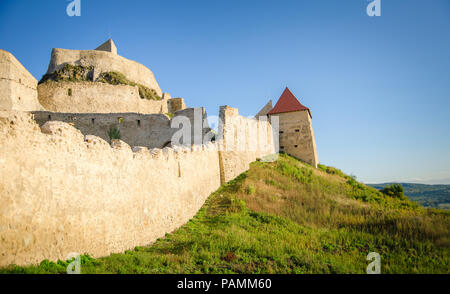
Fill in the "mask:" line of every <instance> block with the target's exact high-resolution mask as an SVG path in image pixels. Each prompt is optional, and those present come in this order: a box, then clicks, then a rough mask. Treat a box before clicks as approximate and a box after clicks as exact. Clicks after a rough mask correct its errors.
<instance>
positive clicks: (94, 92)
mask: <svg viewBox="0 0 450 294" xmlns="http://www.w3.org/2000/svg"><path fill="white" fill-rule="evenodd" d="M37 89H38V93H39V95H38V97H39V102H40V103H41V104H42V106H44V108H45V109H46V110H48V111H53V112H73V113H75V112H78V113H115V112H136V113H144V114H148V113H168V112H169V110H168V101H169V99H168V96H165V98H164V99H162V100H159V101H157V100H147V99H141V97H140V96H139V90H138V87H132V86H128V85H110V84H105V83H94V82H52V81H48V82H45V83H42V84H40V85H39V86H38V87H37Z"/></svg>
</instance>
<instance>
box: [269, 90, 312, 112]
mask: <svg viewBox="0 0 450 294" xmlns="http://www.w3.org/2000/svg"><path fill="white" fill-rule="evenodd" d="M302 110H307V111H308V112H309V115H310V116H311V111H310V110H309V108H308V107H306V106H304V105H302V104H301V103H300V102H299V101H298V99H297V98H296V97H295V96H294V94H292V93H291V91H290V90H289V88H288V87H286V90H284V92H283V94H282V95H281V97H280V99H279V100H278V102H277V104H276V105H275V107H274V108H273V109H272V110H271V111H269V113H267V115H271V114H277V113H284V112H292V111H302ZM311 117H312V116H311Z"/></svg>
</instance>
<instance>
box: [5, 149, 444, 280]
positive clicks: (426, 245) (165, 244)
mask: <svg viewBox="0 0 450 294" xmlns="http://www.w3.org/2000/svg"><path fill="white" fill-rule="evenodd" d="M370 252H378V253H379V254H380V255H381V270H382V273H449V272H450V255H449V253H450V213H449V212H447V211H443V210H436V209H425V208H423V207H420V206H418V205H417V204H416V203H413V202H410V201H409V200H402V199H394V198H390V197H388V196H385V195H383V194H381V193H380V192H378V191H377V190H376V189H375V188H372V187H368V186H365V185H363V184H360V183H358V182H357V181H355V180H354V179H353V178H351V177H349V176H346V175H344V174H343V173H342V172H341V171H340V170H337V169H335V168H331V167H326V166H322V165H321V166H320V167H319V169H314V168H312V167H311V166H309V165H306V164H304V163H302V162H300V161H298V160H296V159H294V158H292V157H289V156H286V155H282V156H280V159H279V160H278V161H277V162H274V163H263V162H254V163H252V165H251V168H250V170H249V171H248V172H246V173H244V174H242V175H241V176H239V177H238V178H237V179H235V180H233V181H232V182H230V183H228V184H227V185H225V186H223V187H221V188H220V189H219V190H218V191H216V192H215V193H213V194H212V195H211V196H210V197H209V199H208V200H207V202H206V203H205V205H204V207H203V208H202V209H201V210H200V211H199V213H198V214H197V215H196V216H195V218H193V219H192V220H191V221H189V222H188V223H187V224H186V225H184V226H183V227H182V228H180V229H179V230H177V231H176V232H173V233H171V234H167V235H166V237H165V238H161V239H159V240H158V241H157V242H156V243H154V244H153V245H151V246H148V247H136V248H135V249H134V250H130V251H127V252H125V253H123V254H112V255H111V256H109V257H105V258H99V259H93V258H90V257H89V256H87V255H85V256H83V257H82V273H139V274H143V273H361V274H363V273H365V272H366V267H367V265H368V263H369V262H368V261H366V256H367V254H368V253H370ZM66 265H67V262H63V261H59V262H58V263H52V262H49V261H43V262H42V263H41V265H40V266H35V267H26V268H21V267H17V266H10V267H8V268H5V269H2V270H0V272H2V273H64V272H65V267H66Z"/></svg>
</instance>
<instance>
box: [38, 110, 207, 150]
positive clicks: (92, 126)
mask: <svg viewBox="0 0 450 294" xmlns="http://www.w3.org/2000/svg"><path fill="white" fill-rule="evenodd" d="M195 114H196V115H197V116H195ZM33 115H34V119H35V120H36V122H37V123H38V124H39V125H40V126H43V125H44V124H45V123H46V122H48V121H62V122H67V123H70V124H72V125H73V126H74V127H75V128H77V129H78V130H80V131H81V132H82V133H83V134H85V135H95V136H98V137H100V138H102V139H103V140H105V141H108V142H109V140H110V138H109V135H108V132H109V130H110V129H111V128H117V129H118V130H119V131H120V135H121V140H123V141H125V142H126V143H127V144H129V145H131V146H145V147H148V148H163V147H165V146H168V145H170V144H171V141H172V137H173V135H174V134H175V133H176V132H178V131H179V130H180V129H181V128H182V127H183V126H184V125H183V124H180V125H176V126H173V127H172V121H171V119H170V118H169V117H167V116H166V115H164V114H138V113H59V112H48V111H35V112H33ZM177 117H183V118H186V120H187V123H189V124H190V126H191V129H190V131H189V134H188V135H189V136H191V137H190V143H191V144H187V145H192V144H194V143H196V144H197V145H199V144H202V143H203V137H204V136H205V135H206V133H208V132H209V125H208V123H207V121H205V122H204V124H203V125H195V122H194V120H195V119H196V118H197V120H198V122H202V120H205V119H206V112H205V110H204V109H203V108H187V109H185V110H182V111H178V112H177V113H175V116H174V118H177ZM174 118H172V120H173V119H174ZM186 127H187V126H186ZM194 127H197V130H195V131H194ZM195 136H197V138H196V137H195ZM185 142H187V140H186V139H184V140H183V139H182V140H181V143H185Z"/></svg>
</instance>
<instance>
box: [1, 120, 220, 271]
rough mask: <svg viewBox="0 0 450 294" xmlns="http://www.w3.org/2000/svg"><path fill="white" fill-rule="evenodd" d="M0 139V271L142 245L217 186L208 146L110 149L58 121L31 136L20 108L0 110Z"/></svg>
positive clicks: (118, 144)
mask: <svg viewBox="0 0 450 294" xmlns="http://www.w3.org/2000/svg"><path fill="white" fill-rule="evenodd" d="M0 136H1V137H2V140H1V141H0V184H1V189H0V199H1V201H0V245H1V246H0V247H1V248H2V251H1V255H0V266H6V265H9V264H17V265H26V264H37V263H39V262H41V261H42V260H44V259H49V260H53V261H56V260H57V259H63V260H64V259H67V258H68V255H69V254H70V253H72V252H77V253H81V254H83V253H89V254H91V255H93V256H94V257H100V256H106V255H109V254H111V253H114V252H116V253H118V252H123V251H125V250H127V249H132V248H134V247H135V246H144V245H149V244H151V243H152V242H154V241H155V240H156V239H157V238H160V237H163V236H164V235H165V234H166V233H167V232H171V231H173V230H175V229H177V228H179V227H180V226H182V225H183V224H185V223H186V222H187V221H188V220H189V219H191V218H192V217H193V216H194V215H195V214H196V213H197V211H198V210H199V209H200V207H201V206H202V205H203V204H204V201H205V200H206V198H207V197H208V196H209V195H210V193H212V192H213V191H215V190H216V189H217V188H218V187H219V186H220V173H219V168H218V167H219V164H218V162H219V155H218V152H217V149H216V147H215V146H214V144H210V145H208V146H200V147H198V146H194V147H193V150H190V149H184V148H180V147H177V148H175V149H172V148H165V149H163V150H160V149H153V150H148V149H147V148H133V149H132V148H130V146H129V145H127V144H126V143H124V142H122V141H115V142H113V144H112V147H111V146H110V145H109V144H108V143H107V142H106V141H104V140H102V139H101V138H98V137H95V136H83V135H82V134H81V132H79V131H78V130H76V129H75V128H73V127H72V126H70V125H69V124H67V123H62V122H49V123H46V124H45V125H44V126H43V127H42V132H41V130H40V128H39V127H38V125H37V124H36V123H35V122H34V120H33V119H32V118H31V116H30V115H28V114H26V113H23V112H0ZM133 151H134V152H133Z"/></svg>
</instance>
